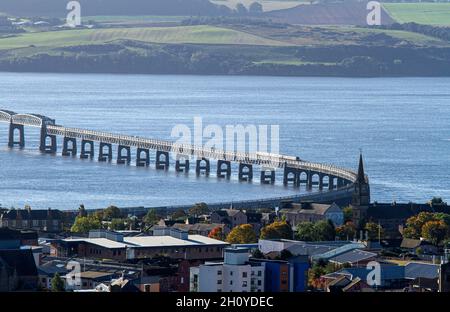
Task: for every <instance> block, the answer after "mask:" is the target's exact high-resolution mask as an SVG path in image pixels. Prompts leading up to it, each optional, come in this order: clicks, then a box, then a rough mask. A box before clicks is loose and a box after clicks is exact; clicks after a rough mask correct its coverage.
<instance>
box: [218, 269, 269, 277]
mask: <svg viewBox="0 0 450 312" xmlns="http://www.w3.org/2000/svg"><path fill="white" fill-rule="evenodd" d="M217 275H222V270H218V271H217ZM252 275H255V272H254V271H252ZM257 275H258V276H262V271H258V273H257ZM230 276H233V271H230ZM247 276H248V274H247V272H242V277H243V278H246V277H247Z"/></svg>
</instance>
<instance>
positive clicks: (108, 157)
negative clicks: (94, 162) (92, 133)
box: [98, 142, 113, 162]
mask: <svg viewBox="0 0 450 312" xmlns="http://www.w3.org/2000/svg"><path fill="white" fill-rule="evenodd" d="M105 148H106V149H107V151H106V152H105ZM112 159H113V151H112V144H109V143H103V142H100V145H99V149H98V161H99V162H106V161H107V162H112Z"/></svg>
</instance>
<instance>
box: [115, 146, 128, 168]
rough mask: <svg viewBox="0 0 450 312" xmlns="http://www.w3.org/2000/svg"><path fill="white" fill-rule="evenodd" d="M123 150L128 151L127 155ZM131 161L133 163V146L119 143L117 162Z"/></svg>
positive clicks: (121, 163) (125, 162)
mask: <svg viewBox="0 0 450 312" xmlns="http://www.w3.org/2000/svg"><path fill="white" fill-rule="evenodd" d="M123 151H125V152H126V154H125V155H123V153H122V152H123ZM130 163H131V147H129V146H125V145H119V147H118V148H117V164H119V165H123V164H127V165H129V164H130Z"/></svg>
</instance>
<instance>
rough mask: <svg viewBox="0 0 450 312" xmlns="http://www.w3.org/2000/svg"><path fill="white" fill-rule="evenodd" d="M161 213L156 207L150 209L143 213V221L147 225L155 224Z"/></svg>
mask: <svg viewBox="0 0 450 312" xmlns="http://www.w3.org/2000/svg"><path fill="white" fill-rule="evenodd" d="M161 218H162V215H161V214H160V213H158V211H157V210H156V209H150V210H149V211H148V212H147V214H146V215H145V217H144V219H143V221H144V223H145V224H146V225H147V226H152V225H155V224H156V223H158V222H159V220H161Z"/></svg>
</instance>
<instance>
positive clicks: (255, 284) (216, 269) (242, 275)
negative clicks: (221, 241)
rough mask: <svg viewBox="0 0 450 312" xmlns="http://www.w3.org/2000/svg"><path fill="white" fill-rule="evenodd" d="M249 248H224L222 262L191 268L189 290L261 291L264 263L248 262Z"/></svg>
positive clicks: (262, 289) (262, 287)
mask: <svg viewBox="0 0 450 312" xmlns="http://www.w3.org/2000/svg"><path fill="white" fill-rule="evenodd" d="M249 256H250V255H249V249H247V248H227V249H225V259H224V262H206V263H205V264H203V265H200V266H199V267H194V268H191V272H190V275H191V276H190V277H191V278H190V291H191V292H263V291H264V265H262V264H258V263H252V264H250V263H249V262H248V260H249Z"/></svg>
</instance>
